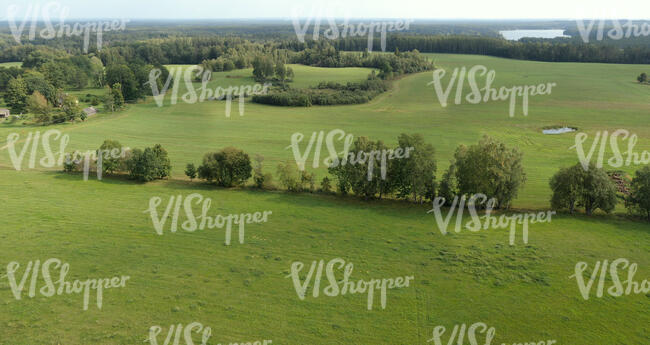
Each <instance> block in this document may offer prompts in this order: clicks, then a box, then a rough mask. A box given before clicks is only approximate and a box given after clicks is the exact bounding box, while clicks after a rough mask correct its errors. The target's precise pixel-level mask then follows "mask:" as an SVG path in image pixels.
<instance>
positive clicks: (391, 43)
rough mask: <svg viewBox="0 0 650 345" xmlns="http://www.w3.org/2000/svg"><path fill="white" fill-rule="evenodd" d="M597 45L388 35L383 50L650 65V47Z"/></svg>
mask: <svg viewBox="0 0 650 345" xmlns="http://www.w3.org/2000/svg"><path fill="white" fill-rule="evenodd" d="M609 42H611V40H608V41H604V42H599V43H584V42H582V41H577V40H575V39H574V40H559V39H556V40H542V39H529V40H523V41H508V40H505V39H502V38H493V37H481V36H423V35H418V36H416V35H399V34H398V35H389V36H388V37H387V38H386V50H387V51H395V50H396V49H399V50H401V51H407V50H413V49H417V50H419V51H420V52H422V53H450V54H479V55H489V56H497V57H503V58H510V59H520V60H534V61H549V62H602V63H625V64H648V63H650V44H647V43H648V42H646V44H639V45H634V46H627V47H621V46H615V45H612V44H607V43H609ZM330 43H331V44H332V46H334V47H335V48H336V49H337V50H343V51H358V50H361V51H362V50H364V49H367V47H368V39H367V38H366V37H346V38H340V39H337V40H332V41H331V42H330ZM380 43H381V42H380V38H375V42H374V47H380ZM313 44H316V43H315V42H313V41H311V42H309V41H306V42H305V43H301V42H298V41H297V40H296V41H292V42H289V43H286V45H285V46H286V47H287V48H291V49H293V50H299V49H301V48H303V47H305V46H306V47H309V46H310V45H313Z"/></svg>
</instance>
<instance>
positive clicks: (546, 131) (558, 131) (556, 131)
mask: <svg viewBox="0 0 650 345" xmlns="http://www.w3.org/2000/svg"><path fill="white" fill-rule="evenodd" d="M577 130H578V129H577V128H574V127H561V128H549V129H544V130H542V133H544V134H564V133H571V132H575V131H577Z"/></svg>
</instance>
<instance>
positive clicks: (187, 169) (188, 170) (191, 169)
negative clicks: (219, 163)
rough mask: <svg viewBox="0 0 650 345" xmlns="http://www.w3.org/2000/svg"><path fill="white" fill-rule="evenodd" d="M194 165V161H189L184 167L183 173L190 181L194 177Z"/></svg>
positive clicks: (195, 172)
mask: <svg viewBox="0 0 650 345" xmlns="http://www.w3.org/2000/svg"><path fill="white" fill-rule="evenodd" d="M196 174H197V171H196V166H194V163H190V164H188V165H187V166H186V167H185V175H186V176H187V177H189V178H190V181H192V180H194V179H195V178H196Z"/></svg>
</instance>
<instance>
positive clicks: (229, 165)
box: [198, 147, 252, 187]
mask: <svg viewBox="0 0 650 345" xmlns="http://www.w3.org/2000/svg"><path fill="white" fill-rule="evenodd" d="M251 171H252V167H251V160H250V158H249V157H248V155H247V154H246V153H244V151H242V150H239V149H237V148H234V147H226V148H224V149H223V150H221V151H219V152H212V153H206V154H205V156H204V157H203V164H202V165H201V166H199V169H198V172H199V178H202V179H204V180H207V181H208V182H213V181H214V182H215V183H216V184H217V185H219V186H222V187H232V186H238V185H242V184H244V183H245V182H246V181H247V180H248V179H249V178H250V177H251Z"/></svg>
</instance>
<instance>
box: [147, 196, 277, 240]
mask: <svg viewBox="0 0 650 345" xmlns="http://www.w3.org/2000/svg"><path fill="white" fill-rule="evenodd" d="M161 204H162V198H161V197H158V196H155V197H153V198H151V199H150V200H149V208H148V209H147V210H146V211H144V213H149V215H150V216H151V221H152V222H153V226H154V229H155V230H156V233H157V234H158V235H161V236H162V235H163V232H164V229H165V224H166V223H167V220H168V219H169V217H170V215H171V224H170V231H171V232H172V233H175V232H177V231H178V225H179V219H180V217H181V206H182V210H183V213H184V214H185V218H186V220H185V221H184V222H182V223H181V224H180V225H181V229H182V230H184V231H187V232H195V231H196V230H205V229H213V228H218V229H221V228H223V227H225V228H226V234H225V237H226V238H225V245H227V246H229V245H230V242H231V238H232V226H233V225H238V226H239V243H240V244H243V243H244V235H245V225H246V224H254V223H266V222H267V221H268V216H269V215H271V214H272V213H273V212H272V211H264V212H255V213H253V214H251V213H241V214H229V215H226V216H224V215H220V214H219V215H216V216H209V215H208V212H209V211H210V207H211V206H212V199H210V198H205V197H203V195H201V194H198V193H193V194H190V195H188V196H187V197H186V198H185V200H183V196H182V195H178V196H172V197H170V198H169V202H168V203H167V207H165V210H164V211H163V213H162V214H161V213H160V212H159V211H158V207H159V206H160V205H161ZM193 205H196V206H201V213H200V215H195V214H194V211H193ZM172 212H173V213H172Z"/></svg>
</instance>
